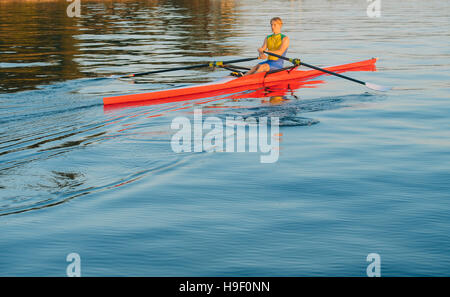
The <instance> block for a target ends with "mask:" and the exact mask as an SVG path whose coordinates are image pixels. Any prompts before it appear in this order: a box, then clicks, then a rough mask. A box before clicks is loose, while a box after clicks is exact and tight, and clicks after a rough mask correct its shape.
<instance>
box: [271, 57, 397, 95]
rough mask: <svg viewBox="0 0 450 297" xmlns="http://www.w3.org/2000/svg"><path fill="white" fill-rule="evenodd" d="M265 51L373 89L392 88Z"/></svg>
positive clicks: (387, 89) (384, 90)
mask: <svg viewBox="0 0 450 297" xmlns="http://www.w3.org/2000/svg"><path fill="white" fill-rule="evenodd" d="M264 53H265V54H267V55H270V56H274V57H277V58H279V59H283V60H286V61H289V62H291V63H292V64H294V65H303V66H306V67H309V68H312V69H315V70H319V71H322V72H325V73H328V74H331V75H335V76H337V77H341V78H345V79H347V80H350V81H353V82H356V83H359V84H362V85H365V86H366V87H368V88H369V89H372V90H376V91H381V92H386V91H389V90H390V89H391V88H389V87H385V86H380V85H376V84H373V83H370V82H364V81H361V80H358V79H354V78H351V77H349V76H346V75H342V74H339V73H336V72H333V71H329V70H326V69H323V68H319V67H317V66H314V65H309V64H306V63H304V62H301V61H300V59H290V58H286V57H283V56H280V55H277V54H273V53H269V52H266V51H265V52H264Z"/></svg>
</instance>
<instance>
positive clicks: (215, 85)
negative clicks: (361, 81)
mask: <svg viewBox="0 0 450 297" xmlns="http://www.w3.org/2000/svg"><path fill="white" fill-rule="evenodd" d="M376 60H377V59H376V58H372V59H369V60H365V61H360V62H356V63H349V64H344V65H339V66H332V67H326V68H324V69H326V70H329V71H333V72H345V71H375V70H376V69H375V63H376ZM319 75H324V73H323V72H322V71H319V70H298V69H291V70H283V71H279V72H276V73H265V72H262V73H256V74H252V75H249V76H245V77H232V76H227V77H225V78H223V79H221V80H218V81H214V82H211V83H206V84H201V85H195V86H188V87H181V88H173V89H168V90H162V91H154V92H148V93H142V94H130V95H122V96H113V97H104V98H103V104H104V105H113V104H124V103H136V102H143V101H151V100H160V99H167V98H171V99H173V101H174V102H175V101H180V100H179V99H180V98H186V97H188V96H191V97H192V99H198V98H204V97H210V96H214V93H217V94H223V93H229V92H230V90H234V89H236V90H239V89H240V90H252V89H253V88H258V87H259V86H261V85H270V84H273V83H277V82H280V81H288V80H306V79H311V78H314V77H317V76H319ZM243 88H244V89H243ZM211 94H213V95H211Z"/></svg>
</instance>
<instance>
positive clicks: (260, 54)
mask: <svg viewBox="0 0 450 297" xmlns="http://www.w3.org/2000/svg"><path fill="white" fill-rule="evenodd" d="M258 53H259V57H258V59H267V55H266V54H264V48H262V47H260V48H259V49H258Z"/></svg>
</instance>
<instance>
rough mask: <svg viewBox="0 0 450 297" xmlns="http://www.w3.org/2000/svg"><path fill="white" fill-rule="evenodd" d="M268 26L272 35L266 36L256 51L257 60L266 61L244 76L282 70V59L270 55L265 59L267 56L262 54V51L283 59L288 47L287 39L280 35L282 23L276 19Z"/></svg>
mask: <svg viewBox="0 0 450 297" xmlns="http://www.w3.org/2000/svg"><path fill="white" fill-rule="evenodd" d="M270 25H271V26H272V32H273V34H271V35H269V36H267V37H266V38H265V39H264V43H263V45H262V47H260V48H259V49H258V53H259V58H260V59H267V60H266V61H264V62H261V63H259V64H258V65H256V66H254V67H253V68H252V69H250V71H248V72H247V73H246V74H245V75H250V74H254V73H258V72H265V71H269V70H278V69H281V68H283V61H284V60H283V59H280V58H277V57H275V56H271V55H270V56H269V57H267V55H265V54H264V51H266V52H269V53H273V54H276V55H280V56H283V57H284V56H285V55H286V52H287V50H288V47H289V37H287V36H286V35H284V34H281V27H282V26H283V21H282V20H281V19H280V18H278V17H276V18H273V19H271V20H270ZM245 75H244V76H245Z"/></svg>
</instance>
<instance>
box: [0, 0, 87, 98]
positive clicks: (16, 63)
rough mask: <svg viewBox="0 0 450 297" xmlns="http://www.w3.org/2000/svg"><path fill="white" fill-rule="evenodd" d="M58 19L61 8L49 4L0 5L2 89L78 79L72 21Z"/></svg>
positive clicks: (10, 89) (10, 3)
mask: <svg viewBox="0 0 450 297" xmlns="http://www.w3.org/2000/svg"><path fill="white" fill-rule="evenodd" d="M58 15H60V5H55V3H50V2H48V1H47V2H26V3H23V2H20V1H6V2H2V3H0V24H1V26H0V63H2V64H0V65H2V67H0V88H1V89H6V91H15V90H17V89H26V88H29V87H32V86H34V85H37V84H45V83H49V82H51V81H55V80H61V79H68V78H73V77H77V76H79V74H78V72H77V66H76V64H75V63H74V62H73V55H74V54H75V47H74V43H73V41H72V40H71V35H72V34H73V33H74V30H73V20H72V19H70V18H67V17H57V16H58ZM34 65H36V66H34ZM21 66H25V67H21ZM27 66H29V67H27Z"/></svg>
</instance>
